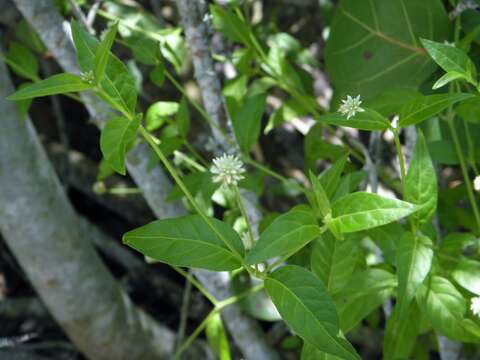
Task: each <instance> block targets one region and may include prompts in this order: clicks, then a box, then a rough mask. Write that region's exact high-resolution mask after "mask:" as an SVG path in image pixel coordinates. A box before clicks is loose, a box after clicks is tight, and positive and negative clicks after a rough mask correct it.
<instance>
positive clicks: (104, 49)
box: [93, 22, 118, 83]
mask: <svg viewBox="0 0 480 360" xmlns="http://www.w3.org/2000/svg"><path fill="white" fill-rule="evenodd" d="M117 29H118V22H117V23H115V24H114V25H113V26H112V27H111V28H110V29H109V30H108V31H107V32H106V34H105V37H104V38H103V39H102V41H101V42H100V44H99V45H98V47H97V50H96V51H95V63H94V68H93V69H94V70H93V73H94V75H95V80H96V81H97V83H100V82H101V81H102V79H103V76H104V75H105V69H106V68H107V63H108V59H109V57H110V49H111V48H112V45H113V42H114V41H115V36H116V35H117Z"/></svg>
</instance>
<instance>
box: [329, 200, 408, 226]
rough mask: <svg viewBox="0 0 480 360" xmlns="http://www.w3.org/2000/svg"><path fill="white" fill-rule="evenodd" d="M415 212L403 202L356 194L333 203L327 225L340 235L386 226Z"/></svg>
mask: <svg viewBox="0 0 480 360" xmlns="http://www.w3.org/2000/svg"><path fill="white" fill-rule="evenodd" d="M416 210H417V207H416V206H415V205H413V204H410V203H408V202H405V201H401V200H397V199H390V198H385V197H382V196H379V195H376V194H372V193H366V192H356V193H352V194H349V195H346V196H344V197H342V198H341V199H340V200H337V201H336V202H335V203H333V205H332V219H331V220H330V221H328V222H327V224H328V226H329V227H331V226H332V227H335V228H337V229H338V230H339V231H340V232H342V233H350V232H356V231H361V230H367V229H371V228H374V227H377V226H382V225H386V224H388V223H391V222H393V221H397V220H399V219H401V218H403V217H406V216H408V215H410V214H412V213H413V212H415V211H416Z"/></svg>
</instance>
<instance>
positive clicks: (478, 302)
mask: <svg viewBox="0 0 480 360" xmlns="http://www.w3.org/2000/svg"><path fill="white" fill-rule="evenodd" d="M470 301H471V304H470V310H472V312H473V315H477V316H478V317H480V296H477V297H474V298H472V299H471V300H470Z"/></svg>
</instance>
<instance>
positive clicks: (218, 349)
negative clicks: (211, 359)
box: [205, 313, 232, 360]
mask: <svg viewBox="0 0 480 360" xmlns="http://www.w3.org/2000/svg"><path fill="white" fill-rule="evenodd" d="M205 333H206V335H207V340H208V343H209V344H210V347H211V348H212V349H213V351H215V353H216V354H217V355H218V358H219V360H230V359H231V358H232V357H231V356H230V347H229V346H228V338H227V334H226V332H225V328H224V326H223V321H222V317H221V316H220V314H219V313H215V314H213V315H212V316H211V317H209V319H208V322H207V326H206V328H205Z"/></svg>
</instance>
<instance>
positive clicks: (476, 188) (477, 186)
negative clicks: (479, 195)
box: [473, 176, 480, 191]
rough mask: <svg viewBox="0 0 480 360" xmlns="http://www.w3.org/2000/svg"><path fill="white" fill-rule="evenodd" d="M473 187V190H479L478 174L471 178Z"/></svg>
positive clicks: (479, 178)
mask: <svg viewBox="0 0 480 360" xmlns="http://www.w3.org/2000/svg"><path fill="white" fill-rule="evenodd" d="M473 188H474V189H475V191H480V176H477V177H476V178H475V179H474V180H473Z"/></svg>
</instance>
